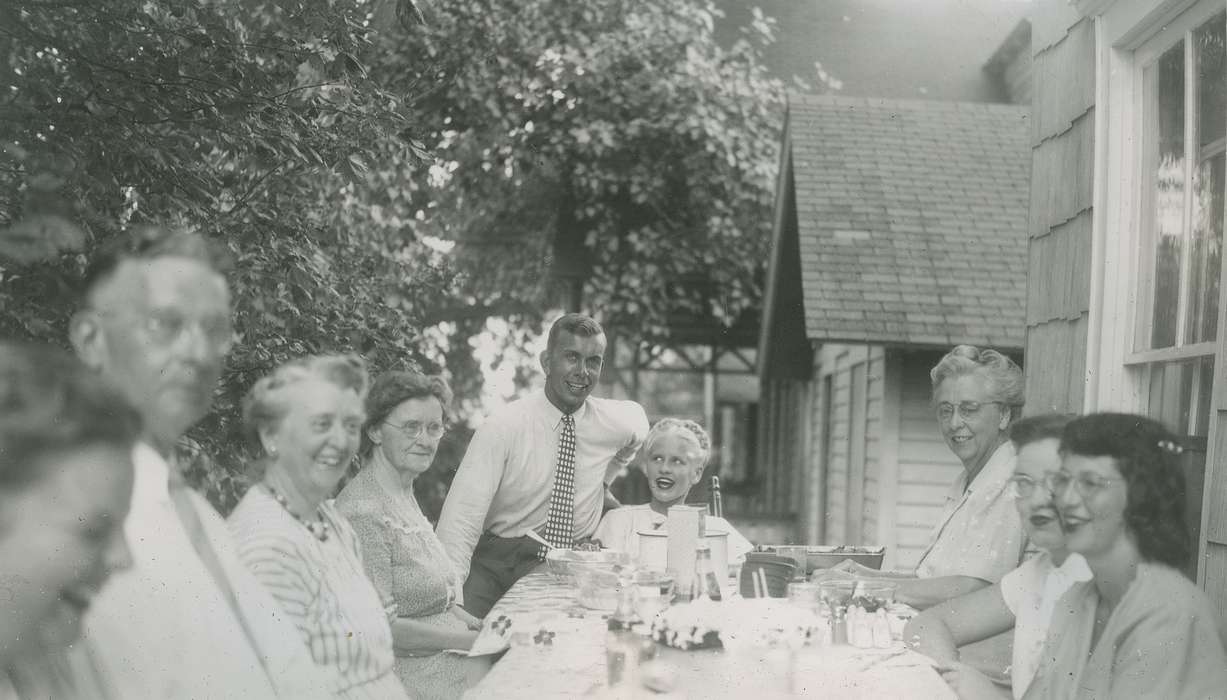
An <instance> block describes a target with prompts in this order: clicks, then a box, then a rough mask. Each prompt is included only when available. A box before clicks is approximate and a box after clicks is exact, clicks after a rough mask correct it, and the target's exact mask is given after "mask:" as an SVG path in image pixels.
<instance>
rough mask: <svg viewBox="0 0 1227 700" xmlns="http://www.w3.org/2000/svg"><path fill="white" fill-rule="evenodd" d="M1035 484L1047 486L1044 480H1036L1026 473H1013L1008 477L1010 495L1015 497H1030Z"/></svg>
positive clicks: (1033, 491)
mask: <svg viewBox="0 0 1227 700" xmlns="http://www.w3.org/2000/svg"><path fill="white" fill-rule="evenodd" d="M1037 486H1043V487H1044V488H1046V489H1047V488H1048V484H1047V483H1045V482H1044V481H1036V480H1035V479H1032V478H1031V477H1029V476H1027V475H1026V474H1015V475H1014V476H1012V477H1010V495H1012V496H1014V498H1017V499H1024V498H1031V496H1032V495H1033V494H1034V493H1035V488H1036V487H1037Z"/></svg>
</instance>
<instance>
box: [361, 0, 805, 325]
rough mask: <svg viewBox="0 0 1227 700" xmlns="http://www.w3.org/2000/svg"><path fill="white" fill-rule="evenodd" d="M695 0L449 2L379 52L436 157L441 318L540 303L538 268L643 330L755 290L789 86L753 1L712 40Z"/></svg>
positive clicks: (713, 14) (755, 297) (750, 296)
mask: <svg viewBox="0 0 1227 700" xmlns="http://www.w3.org/2000/svg"><path fill="white" fill-rule="evenodd" d="M719 19H720V15H719V13H718V11H717V10H716V9H715V8H714V7H713V5H712V4H711V3H709V2H706V1H704V0H676V1H674V2H663V3H661V2H656V3H644V2H636V1H635V0H588V1H586V2H553V1H552V0H516V1H514V2H513V1H511V0H453V1H451V2H446V3H436V4H435V5H434V9H433V12H432V13H430V14H429V22H428V23H427V24H426V25H425V26H420V27H417V28H415V29H414V30H413V31H412V33H411V38H410V40H408V41H404V42H400V43H399V44H397V45H395V46H389V47H388V52H387V54H386V56H385V59H386V60H385V62H384V66H385V68H386V69H387V70H390V71H392V72H394V73H397V74H398V75H399V76H400V78H399V80H400V81H404V84H406V85H410V86H415V89H414V93H415V95H416V98H415V102H414V108H415V110H416V112H417V113H418V114H419V116H420V117H421V118H420V120H419V123H421V124H423V125H431V124H433V125H437V128H435V129H434V130H433V131H429V132H425V133H423V134H422V138H423V141H424V142H426V143H427V145H428V146H430V147H431V148H432V149H433V151H434V154H435V157H436V161H435V163H434V164H433V165H432V167H431V168H430V169H429V171H427V172H425V173H421V175H420V180H419V186H420V188H421V190H422V192H423V193H424V194H426V195H428V198H427V200H426V203H425V205H424V206H423V207H422V210H423V213H422V215H421V220H420V221H419V222H417V223H416V224H415V228H416V230H417V231H419V233H422V234H429V235H432V236H436V237H439V238H443V239H449V240H454V241H456V242H457V243H458V246H457V253H458V255H457V265H458V266H459V267H460V269H461V271H462V272H463V273H464V275H465V277H464V280H465V283H464V286H463V290H464V292H465V296H462V297H460V298H458V299H457V302H458V306H457V307H454V308H451V309H446V310H443V311H441V312H439V313H438V314H437V317H438V318H460V319H469V320H471V319H474V318H477V319H480V318H481V317H482V316H483V315H484V313H500V314H505V313H508V312H510V313H526V314H527V315H529V316H532V315H533V314H534V312H535V313H536V314H537V315H538V316H539V314H540V311H541V310H542V309H543V308H545V307H547V306H549V305H550V302H551V301H553V297H552V290H551V289H550V286H549V280H550V279H551V274H552V275H553V276H554V277H557V276H559V275H560V274H561V275H563V276H566V275H568V274H575V275H577V276H578V277H580V278H582V279H584V280H585V283H584V300H585V301H584V303H585V306H586V307H588V308H591V309H596V310H598V311H600V312H601V314H602V316H603V317H604V319H605V320H606V322H607V323H610V324H612V325H614V326H616V327H617V328H619V329H620V330H621V331H623V332H628V333H630V334H632V335H634V336H638V337H650V336H653V335H663V334H666V333H667V332H668V321H669V320H670V318H672V317H675V316H677V315H679V314H684V315H688V316H692V317H699V318H706V319H714V320H716V321H718V322H720V323H723V324H725V325H731V324H732V323H733V322H734V321H735V320H736V319H737V317H738V316H739V314H740V313H741V312H743V311H744V310H745V309H747V308H749V307H752V306H755V305H757V304H758V303H759V300H760V282H761V280H760V275H761V270H762V265H763V261H764V260H765V259H766V257H765V253H766V249H767V246H768V243H769V238H770V227H771V207H772V199H773V190H774V185H775V182H774V180H775V170H776V167H777V163H778V157H779V156H778V149H779V135H780V131H779V130H780V126H781V117H782V106H783V100H784V88H783V85H782V84H781V83H780V82H779V81H777V80H774V79H772V78H770V77H769V76H768V75H767V72H766V69H765V68H764V66H763V64H762V61H761V49H762V48H763V47H764V46H766V45H767V44H768V43H769V42H771V41H772V39H773V36H772V27H771V25H770V23H769V22H768V21H767V20H766V19H764V18H763V17H762V15H761V14H760V13H757V12H756V13H755V16H754V21H753V22H752V23H751V24H750V25H749V27H748V29H747V31H746V32H745V34H744V36H743V38H742V39H741V40H739V41H737V42H736V43H735V44H734V45H732V46H731V47H727V48H725V47H721V46H720V45H718V43H717V41H716V39H715V35H714V26H715V23H716V22H718V21H719Z"/></svg>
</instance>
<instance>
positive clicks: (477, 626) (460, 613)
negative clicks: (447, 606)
mask: <svg viewBox="0 0 1227 700" xmlns="http://www.w3.org/2000/svg"><path fill="white" fill-rule="evenodd" d="M452 614H453V615H455V616H456V617H458V618H460V621H461V622H463V623H464V626H465V627H467V628H469V629H471V630H473V631H474V632H480V631H481V625H482V620H481V619H480V618H476V617H473V616H472V615H470V614H469V612H468V611H467V610H465V609H464V608H462V607H460V606H459V605H453V606H452Z"/></svg>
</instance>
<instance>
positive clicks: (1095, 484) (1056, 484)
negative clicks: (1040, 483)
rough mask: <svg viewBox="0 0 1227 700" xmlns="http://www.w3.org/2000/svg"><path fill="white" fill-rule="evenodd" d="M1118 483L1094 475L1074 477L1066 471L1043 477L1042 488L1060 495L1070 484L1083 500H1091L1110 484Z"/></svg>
mask: <svg viewBox="0 0 1227 700" xmlns="http://www.w3.org/2000/svg"><path fill="white" fill-rule="evenodd" d="M1118 481H1120V479H1104V478H1102V477H1098V476H1095V475H1094V474H1085V473H1084V474H1078V475H1077V476H1074V475H1073V474H1070V473H1069V472H1066V471H1060V472H1053V473H1051V474H1048V475H1046V476H1045V477H1044V486H1047V487H1048V490H1049V491H1052V493H1053V494H1056V495H1060V494H1063V493H1065V489H1067V488H1069V485H1070V484H1073V485H1074V490H1075V491H1077V492H1078V495H1080V496H1082V497H1083V498H1091V497H1092V496H1094V495H1095V494H1097V493H1099V492H1100V491H1103V490H1104V489H1106V488H1108V487H1109V486H1111V485H1112V484H1114V483H1116V482H1118Z"/></svg>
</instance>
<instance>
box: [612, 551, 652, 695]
mask: <svg viewBox="0 0 1227 700" xmlns="http://www.w3.org/2000/svg"><path fill="white" fill-rule="evenodd" d="M638 608H639V591H638V588H637V587H636V586H635V579H634V577H633V576H629V575H627V574H625V573H624V574H623V575H622V576H620V577H619V579H618V606H617V608H615V609H614V612H613V614H612V615H610V616H609V624H608V626H607V631H606V633H605V666H606V668H607V670H608V672H609V685H610V687H613V686H617V685H621V684H623V683H627V682H634V681H635V679H636V678H637V677H638V672H639V662H640V661H641V656H642V654H643V651H644V650H645V648H646V645H645V642H647V643H648V644H650V642H651V640H650V639H646V640H645V638H644V637H643V636H642V634H641V632H642V630H643V628H644V625H643V620H642V619H640V617H639V613H637V612H636V610H637V609H638Z"/></svg>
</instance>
